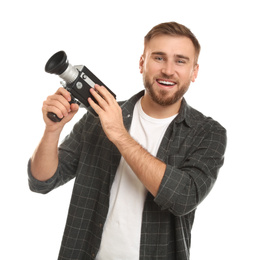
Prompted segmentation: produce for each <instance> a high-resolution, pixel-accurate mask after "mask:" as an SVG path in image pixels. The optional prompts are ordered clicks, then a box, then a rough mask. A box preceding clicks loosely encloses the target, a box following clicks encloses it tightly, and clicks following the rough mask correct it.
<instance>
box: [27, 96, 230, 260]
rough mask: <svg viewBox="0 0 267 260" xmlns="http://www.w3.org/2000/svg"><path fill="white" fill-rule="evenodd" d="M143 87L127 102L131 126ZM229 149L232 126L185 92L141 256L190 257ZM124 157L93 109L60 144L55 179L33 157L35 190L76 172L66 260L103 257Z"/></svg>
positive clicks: (149, 202) (162, 154)
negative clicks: (204, 204) (40, 171)
mask: <svg viewBox="0 0 267 260" xmlns="http://www.w3.org/2000/svg"><path fill="white" fill-rule="evenodd" d="M143 94H144V92H143V91H142V92H140V93H138V94H137V95H135V96H133V97H132V98H131V99H129V100H128V101H126V102H120V105H121V108H122V113H123V118H124V124H125V127H126V128H127V129H129V128H130V125H131V120H132V115H133V109H134V106H135V103H136V102H137V101H138V100H139V99H140V98H141V97H142V95H143ZM225 148H226V131H225V129H224V128H223V127H222V126H221V125H220V124H219V123H218V122H216V121H214V120H213V119H212V118H209V117H205V116H204V115H202V114H201V113H200V112H198V111H197V110H195V109H193V108H192V107H190V106H189V105H188V104H187V103H186V101H185V100H184V99H183V101H182V105H181V109H180V111H179V114H178V116H177V117H176V118H175V119H174V120H173V121H172V123H171V124H170V125H169V127H168V129H167V130H166V133H165V135H164V137H163V139H162V142H161V145H160V147H159V150H158V153H157V157H158V158H159V159H160V160H162V161H163V162H165V163H166V164H167V168H166V171H165V174H164V177H163V180H162V182H161V185H160V188H159V191H158V194H157V196H156V197H153V196H152V195H151V194H150V193H148V195H147V197H146V201H145V205H144V210H143V218H142V229H141V240H140V259H142V260H157V259H166V260H172V259H176V260H188V259H189V249H190V240H191V229H192V225H193V220H194V215H195V210H196V208H197V206H198V205H199V204H200V203H201V201H202V200H203V199H204V198H205V197H206V196H207V194H208V193H209V192H210V190H211V188H212V187H213V185H214V182H215V180H216V178H217V175H218V171H219V169H220V167H221V166H222V165H223V160H224V152H225ZM120 158H121V155H120V153H119V151H118V150H117V148H116V147H115V145H113V144H112V143H111V142H110V141H109V140H108V139H107V137H106V135H105V133H104V132H103V130H102V127H101V124H100V121H99V118H98V117H97V116H94V115H93V113H89V112H88V113H86V114H85V115H84V116H83V118H82V119H81V120H80V121H79V122H78V123H77V124H76V125H75V126H74V128H73V130H72V132H71V133H70V134H69V135H68V136H67V137H66V138H65V140H64V141H63V143H62V144H61V145H60V147H59V166H58V169H57V171H56V173H55V175H54V176H53V177H52V178H51V179H49V180H48V181H45V182H40V181H38V180H36V179H34V178H33V176H32V175H31V172H30V163H29V170H28V172H29V186H30V189H31V190H32V191H35V192H40V193H47V192H49V191H51V190H53V189H54V188H56V187H58V186H60V185H62V184H64V183H66V182H67V181H69V180H71V179H72V178H74V177H75V178H76V179H75V183H74V189H73V194H72V198H71V202H70V207H69V213H68V218H67V223H66V227H65V231H64V235H63V239H62V244H61V249H60V252H59V258H58V259H60V260H67V259H68V260H85V259H94V258H95V256H96V254H97V252H98V249H99V247H100V242H101V235H102V231H103V226H104V223H105V220H106V216H107V213H108V207H109V195H110V189H111V185H112V182H113V180H114V176H115V173H116V170H117V167H118V165H119V162H120ZM130 224H131V223H129V225H130ZM130 235H131V234H129V236H130ZM122 246H123V245H122ZM207 249H208V248H207Z"/></svg>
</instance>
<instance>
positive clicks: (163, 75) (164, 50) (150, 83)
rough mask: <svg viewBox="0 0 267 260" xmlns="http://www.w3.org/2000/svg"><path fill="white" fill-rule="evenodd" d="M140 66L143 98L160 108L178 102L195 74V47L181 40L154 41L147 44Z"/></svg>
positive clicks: (183, 38)
mask: <svg viewBox="0 0 267 260" xmlns="http://www.w3.org/2000/svg"><path fill="white" fill-rule="evenodd" d="M139 65H140V72H141V73H142V74H143V81H144V86H145V89H146V94H148V95H149V96H150V98H151V99H152V100H153V101H154V102H156V103H157V104H159V105H161V106H169V105H172V104H174V103H176V102H177V101H178V100H180V99H181V98H182V97H183V95H184V94H185V93H186V91H187V90H188V88H189V85H190V83H191V82H194V81H195V79H196V77H197V73H198V65H197V64H195V49H194V45H193V43H192V42H191V40H190V39H189V38H187V37H183V36H181V37H172V36H167V35H160V36H156V37H154V38H153V39H151V40H150V41H149V42H148V43H147V44H146V46H145V51H144V54H143V55H142V56H141V59H140V64H139Z"/></svg>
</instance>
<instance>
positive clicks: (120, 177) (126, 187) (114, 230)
mask: <svg viewBox="0 0 267 260" xmlns="http://www.w3.org/2000/svg"><path fill="white" fill-rule="evenodd" d="M175 117H176V115H174V116H172V117H169V118H164V119H156V118H152V117H150V116H148V115H147V114H145V113H144V111H143V109H142V106H141V99H140V100H139V101H138V102H137V103H136V105H135V108H134V113H133V119H132V124H131V128H130V131H129V133H130V135H131V136H132V137H133V138H134V139H135V140H136V141H137V142H138V143H139V144H141V145H142V146H143V147H144V148H145V149H146V150H147V151H148V152H150V153H151V154H152V155H153V156H156V154H157V151H158V148H159V145H160V143H161V140H162V138H163V135H164V133H165V131H166V129H167V127H168V125H169V124H170V122H171V121H172V120H173V119H174V118H175ZM146 194H147V190H146V188H145V186H144V185H143V184H142V183H141V181H140V180H139V179H138V178H137V177H136V175H135V174H134V172H133V171H132V170H131V168H130V167H129V165H128V164H127V162H126V161H125V160H124V158H123V157H122V158H121V161H120V164H119V167H118V169H117V173H116V176H115V179H114V182H113V184H112V187H111V195H110V204H109V211H108V215H107V220H106V223H105V225H104V230H103V234H102V240H101V245H100V250H99V252H98V254H97V257H96V259H97V260H106V259H109V260H125V259H127V260H138V259H139V250H140V235H141V225H142V213H143V207H144V202H145V198H146Z"/></svg>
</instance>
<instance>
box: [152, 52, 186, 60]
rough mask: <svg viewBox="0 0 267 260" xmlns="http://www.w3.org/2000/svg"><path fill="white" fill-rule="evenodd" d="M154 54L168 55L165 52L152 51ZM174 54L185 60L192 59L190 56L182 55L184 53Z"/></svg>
mask: <svg viewBox="0 0 267 260" xmlns="http://www.w3.org/2000/svg"><path fill="white" fill-rule="evenodd" d="M152 55H161V56H166V55H167V54H166V53H165V52H161V51H155V52H152ZM174 56H175V57H176V58H180V59H185V60H190V59H189V57H187V56H184V55H182V54H175V55H174Z"/></svg>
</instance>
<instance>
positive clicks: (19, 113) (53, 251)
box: [0, 0, 267, 260]
mask: <svg viewBox="0 0 267 260" xmlns="http://www.w3.org/2000/svg"><path fill="white" fill-rule="evenodd" d="M3 2H4V4H3V3H1V7H0V26H1V31H0V35H1V41H0V44H1V47H0V55H1V56H0V72H1V74H0V75H1V80H0V88H1V128H0V131H1V134H0V138H1V140H0V141H1V155H0V160H1V164H0V169H1V171H0V172H1V188H0V200H1V201H0V202H1V203H0V205H1V206H0V207H1V214H0V218H1V219H0V220H1V221H0V238H1V250H0V259H8V260H9V259H27V260H36V259H38V260H47V259H56V258H57V254H58V250H59V247H60V242H61V238H62V234H63V229H64V226H65V221H66V216H67V211H68V205H69V200H70V196H71V191H72V186H73V182H70V183H68V184H66V185H65V186H63V187H61V188H59V189H56V190H54V191H53V192H51V193H49V194H47V195H40V194H35V193H32V192H30V191H29V189H28V183H27V171H26V168H27V161H28V159H29V157H30V156H31V154H32V152H33V150H34V148H35V147H36V145H37V143H38V142H39V140H40V138H41V136H42V132H43V129H44V124H43V121H42V113H41V107H42V102H43V100H45V99H46V97H47V96H48V95H50V94H52V93H54V92H55V91H56V89H57V88H58V87H59V86H60V85H59V81H60V79H59V78H58V77H57V76H54V75H49V74H47V73H45V72H44V65H45V63H46V61H47V59H48V58H49V57H50V56H51V55H52V54H53V53H55V52H56V51H59V50H65V52H66V53H67V54H68V58H69V61H70V63H71V64H73V65H80V64H83V65H86V66H87V67H88V68H89V69H90V70H92V71H93V72H94V73H95V74H96V75H97V76H98V77H99V78H100V79H101V80H102V81H103V82H104V83H105V84H106V85H107V86H108V87H109V88H111V89H112V90H113V91H114V92H115V93H116V94H117V99H118V100H124V99H127V98H129V97H130V96H132V95H133V94H135V93H136V92H137V91H140V90H141V89H142V88H143V86H142V79H141V75H140V74H139V69H138V62H139V57H140V55H141V53H142V51H143V37H144V35H145V34H146V33H147V32H148V31H149V30H150V29H151V28H152V27H153V26H154V25H156V24H158V23H161V22H167V21H177V22H179V23H182V24H184V25H186V26H187V27H189V28H190V29H191V30H192V31H193V33H194V34H195V35H196V36H197V38H198V39H199V41H200V43H201V45H202V51H201V55H200V59H199V63H200V71H199V77H198V78H197V81H196V82H195V83H194V84H192V85H191V88H190V90H189V92H188V93H187V94H186V99H187V101H188V103H189V104H190V105H191V106H193V107H195V108H197V109H198V110H200V111H201V112H203V113H204V114H206V115H209V116H211V117H213V118H214V119H216V120H218V121H219V122H220V123H221V124H222V125H223V126H224V127H225V128H227V131H228V147H227V152H226V159H225V165H224V166H223V168H222V169H221V171H220V174H219V178H218V181H217V183H216V185H215V187H214V189H213V190H212V192H211V193H210V195H209V196H208V197H207V198H206V200H205V201H204V202H203V203H202V204H201V205H200V206H199V208H198V210H197V213H196V220H195V223H194V227H193V231H192V246H191V259H192V260H198V259H205V260H214V259H216V260H225V259H227V260H229V259H230V260H231V259H267V252H266V242H267V241H266V232H267V228H266V220H267V213H266V210H265V208H266V197H267V196H266V188H265V187H266V184H265V182H266V173H267V172H266V160H267V156H266V155H267V154H266V145H267V142H266V130H267V129H266V128H267V127H266V91H265V89H266V88H267V84H266V60H267V54H266V47H267V40H266V39H267V37H266V32H267V29H266V25H267V19H266V12H265V9H266V5H265V3H264V1H259V0H254V1H246V0H242V1H241V0H240V1H238V0H236V1H235V0H231V1H226V0H224V1H212V0H211V1H204V0H202V1H199V0H195V1H193V0H191V1H190V0H188V1H178V0H176V1H171V0H164V1H163V0H160V1H158V0H151V1H150V0H147V1H145V0H144V1H140V2H138V1H131V2H128V1H116V0H113V1H109V0H107V1H101V0H95V1H89V0H87V1H82V0H76V1H67V0H64V1H56V0H53V1H50V0H46V1H30V0H25V1H18V0H17V1H3ZM84 112H85V110H82V109H80V111H79V114H78V115H77V116H76V117H75V119H74V120H73V121H72V122H71V123H69V125H68V126H67V127H66V129H65V131H64V133H63V135H62V136H65V135H66V134H67V133H68V132H69V131H70V129H71V128H72V126H73V124H74V121H77V120H78V119H79V117H80V116H81V115H82V114H83V113H84Z"/></svg>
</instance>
